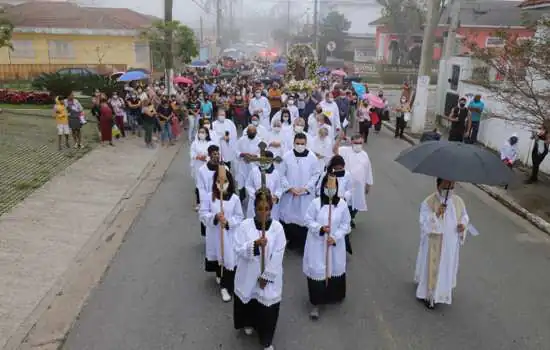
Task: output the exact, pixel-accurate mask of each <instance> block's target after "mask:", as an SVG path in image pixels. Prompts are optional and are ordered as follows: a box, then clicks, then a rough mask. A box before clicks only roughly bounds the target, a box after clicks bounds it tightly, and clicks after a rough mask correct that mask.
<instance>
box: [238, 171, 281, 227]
mask: <svg viewBox="0 0 550 350" xmlns="http://www.w3.org/2000/svg"><path fill="white" fill-rule="evenodd" d="M265 185H266V187H267V188H268V189H269V191H271V195H273V196H276V197H277V198H279V199H281V195H282V192H283V187H282V184H281V176H280V175H279V172H278V171H277V169H273V171H272V172H271V173H270V174H269V173H266V174H265ZM260 187H262V173H261V171H260V169H259V167H257V166H256V167H254V168H252V170H251V171H250V174H248V179H246V186H245V188H246V193H247V194H248V205H247V209H246V217H247V218H252V217H254V199H255V198H256V191H257V190H259V189H260ZM271 217H272V218H273V220H279V204H278V203H274V204H273V208H271Z"/></svg>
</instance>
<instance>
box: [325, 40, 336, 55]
mask: <svg viewBox="0 0 550 350" xmlns="http://www.w3.org/2000/svg"><path fill="white" fill-rule="evenodd" d="M327 50H328V51H329V52H333V51H334V50H336V43H335V42H334V41H329V42H328V43H327Z"/></svg>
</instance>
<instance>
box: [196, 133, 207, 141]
mask: <svg viewBox="0 0 550 350" xmlns="http://www.w3.org/2000/svg"><path fill="white" fill-rule="evenodd" d="M198 136H199V140H204V139H205V138H206V134H205V133H203V132H199V134H198Z"/></svg>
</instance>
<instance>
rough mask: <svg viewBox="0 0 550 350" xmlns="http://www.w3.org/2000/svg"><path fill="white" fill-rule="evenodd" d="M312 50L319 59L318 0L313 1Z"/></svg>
mask: <svg viewBox="0 0 550 350" xmlns="http://www.w3.org/2000/svg"><path fill="white" fill-rule="evenodd" d="M313 48H314V49H315V55H316V56H317V57H319V0H313Z"/></svg>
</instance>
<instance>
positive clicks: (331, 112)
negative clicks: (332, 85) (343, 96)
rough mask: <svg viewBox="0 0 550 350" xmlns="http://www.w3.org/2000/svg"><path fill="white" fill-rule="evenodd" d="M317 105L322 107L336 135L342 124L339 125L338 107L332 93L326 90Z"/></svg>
mask: <svg viewBox="0 0 550 350" xmlns="http://www.w3.org/2000/svg"><path fill="white" fill-rule="evenodd" d="M319 105H320V106H321V108H322V109H323V112H324V114H325V115H326V116H327V117H328V119H329V120H330V124H331V125H332V131H333V132H334V135H337V133H338V131H340V130H342V126H341V125H340V109H339V108H338V105H337V104H336V102H334V96H333V95H332V93H331V92H327V93H326V94H325V99H324V100H323V101H321V103H319Z"/></svg>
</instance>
